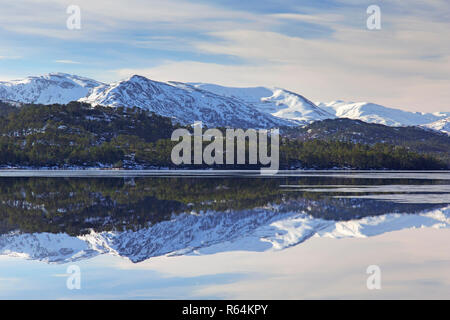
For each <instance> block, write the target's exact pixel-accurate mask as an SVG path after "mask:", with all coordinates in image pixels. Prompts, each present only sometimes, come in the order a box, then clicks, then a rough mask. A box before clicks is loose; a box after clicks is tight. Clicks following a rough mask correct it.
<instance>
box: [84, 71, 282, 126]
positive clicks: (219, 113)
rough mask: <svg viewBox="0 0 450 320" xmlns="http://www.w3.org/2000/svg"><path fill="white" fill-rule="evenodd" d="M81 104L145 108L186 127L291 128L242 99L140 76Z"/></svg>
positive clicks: (98, 91)
mask: <svg viewBox="0 0 450 320" xmlns="http://www.w3.org/2000/svg"><path fill="white" fill-rule="evenodd" d="M79 101H82V102H87V103H90V104H92V105H104V106H112V107H120V106H122V107H128V108H129V107H139V108H144V109H147V110H150V111H152V112H155V113H157V114H159V115H162V116H166V117H170V118H173V119H175V120H177V121H178V122H180V123H183V124H192V123H193V122H194V121H202V122H203V123H204V124H206V125H207V126H230V127H240V128H271V127H277V126H282V125H291V123H290V122H288V121H286V120H283V119H279V118H276V117H273V116H271V115H268V114H266V113H263V112H260V111H258V110H257V109H256V108H254V106H252V105H250V104H247V103H245V102H243V101H241V100H238V99H234V98H230V97H224V96H220V95H217V94H215V93H213V92H209V91H206V90H202V89H199V88H195V87H193V86H190V85H186V84H183V83H176V82H171V83H165V82H158V81H153V80H150V79H147V78H145V77H142V76H138V75H134V76H132V77H130V78H129V79H126V80H123V81H119V82H116V83H113V84H110V85H104V86H100V87H97V88H95V89H94V90H93V92H92V93H91V94H90V95H89V96H88V97H86V98H82V99H80V100H79Z"/></svg>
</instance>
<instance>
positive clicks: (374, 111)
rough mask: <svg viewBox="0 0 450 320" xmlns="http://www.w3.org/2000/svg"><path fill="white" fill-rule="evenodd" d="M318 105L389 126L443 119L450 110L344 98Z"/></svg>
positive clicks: (348, 116)
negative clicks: (418, 109)
mask: <svg viewBox="0 0 450 320" xmlns="http://www.w3.org/2000/svg"><path fill="white" fill-rule="evenodd" d="M318 106H319V107H320V108H322V109H324V110H326V111H328V112H329V113H332V114H333V115H335V116H336V117H338V118H349V119H355V120H362V121H364V122H369V123H378V124H384V125H387V126H417V125H423V124H427V123H431V122H434V121H438V120H441V119H443V118H445V117H449V116H450V112H447V113H445V112H436V113H421V112H409V111H404V110H399V109H393V108H387V107H384V106H382V105H379V104H375V103H370V102H345V101H342V100H337V101H332V102H328V103H324V102H321V103H318Z"/></svg>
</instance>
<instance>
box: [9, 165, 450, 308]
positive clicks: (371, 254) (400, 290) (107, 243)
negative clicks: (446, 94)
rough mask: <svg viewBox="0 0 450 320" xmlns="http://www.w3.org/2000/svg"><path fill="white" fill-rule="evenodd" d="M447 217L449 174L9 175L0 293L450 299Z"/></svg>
mask: <svg viewBox="0 0 450 320" xmlns="http://www.w3.org/2000/svg"><path fill="white" fill-rule="evenodd" d="M449 226H450V172H442V171H439V172H423V171H421V172H392V171H381V172H373V171H370V172H369V171H301V172H291V171H282V172H280V173H279V174H277V175H275V176H260V175H259V174H255V173H253V172H251V171H232V172H230V171H220V172H217V171H214V172H213V171H176V172H173V171H170V172H169V171H138V172H136V171H122V170H120V171H100V170H85V171H50V170H49V171H33V170H2V171H0V234H1V235H0V298H49V299H50V298H52V299H53V298H69V299H71V298H133V299H136V298H137V299H140V298H142V299H146V298H147V299H148V298H150V299H155V298H164V299H167V298H175V299H177V298H180V299H191V298H207V299H210V298H255V299H258V298H264V299H283V298H286V299H299V298H300V299H301V298H450V272H449V271H450V246H449V243H450V229H449ZM369 266H376V267H377V268H378V270H379V271H380V277H379V279H381V280H380V281H381V285H380V289H373V290H369V289H368V287H367V278H369V277H370V276H371V275H370V274H368V273H367V268H368V267H369ZM74 270H75V274H74V273H71V272H74ZM74 275H76V276H77V279H79V280H80V288H79V289H78V286H77V285H75V287H73V284H74V283H76V281H75V282H70V281H71V279H72V280H73V276H74ZM68 280H69V282H70V283H72V287H71V285H70V284H69V286H68Z"/></svg>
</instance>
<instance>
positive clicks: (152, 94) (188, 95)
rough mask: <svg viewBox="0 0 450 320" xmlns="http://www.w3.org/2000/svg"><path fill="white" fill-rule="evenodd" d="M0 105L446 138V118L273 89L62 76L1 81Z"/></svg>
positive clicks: (214, 123) (446, 115) (448, 115)
mask: <svg viewBox="0 0 450 320" xmlns="http://www.w3.org/2000/svg"><path fill="white" fill-rule="evenodd" d="M0 101H6V102H8V103H10V104H11V103H12V104H14V103H15V104H18V105H20V104H21V103H35V104H67V103H68V102H70V101H81V102H87V103H90V104H92V105H103V106H108V107H119V106H123V107H139V108H144V109H147V110H150V111H152V112H155V113H157V114H159V115H162V116H166V117H169V118H172V119H174V120H175V121H177V122H180V123H182V124H188V123H189V124H191V123H193V122H194V121H203V122H204V124H205V125H207V126H229V127H242V128H245V127H253V128H271V127H279V126H297V125H306V124H308V123H311V122H314V121H321V120H326V119H335V118H350V119H355V120H362V121H364V122H367V123H379V124H384V125H388V126H421V127H422V128H424V129H432V130H437V131H440V132H444V133H447V134H450V129H449V128H448V126H449V124H448V120H445V119H447V118H450V112H434V113H420V112H409V111H405V110H400V109H394V108H389V107H385V106H382V105H379V104H375V103H370V102H344V101H342V100H336V101H332V102H327V103H325V102H318V103H314V102H312V101H311V100H309V99H307V98H306V97H305V96H303V95H301V94H298V93H295V92H293V91H289V90H286V89H283V88H278V87H262V86H259V87H246V88H245V87H242V88H241V87H226V86H221V85H216V84H208V83H200V82H187V83H183V82H178V81H167V82H161V81H155V80H151V79H148V78H146V77H143V76H139V75H133V76H131V77H129V78H127V79H124V80H121V81H116V82H113V83H110V84H108V83H103V82H100V81H96V80H93V79H89V78H85V77H81V76H77V75H71V74H67V73H60V72H57V73H49V74H46V75H42V76H30V77H27V78H25V79H22V80H11V81H0Z"/></svg>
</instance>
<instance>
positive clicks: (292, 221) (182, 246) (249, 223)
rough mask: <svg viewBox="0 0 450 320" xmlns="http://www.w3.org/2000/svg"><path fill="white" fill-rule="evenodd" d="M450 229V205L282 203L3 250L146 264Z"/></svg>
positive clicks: (25, 241) (15, 236)
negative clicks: (403, 208)
mask: <svg viewBox="0 0 450 320" xmlns="http://www.w3.org/2000/svg"><path fill="white" fill-rule="evenodd" d="M428 227H431V228H449V227H450V207H445V208H442V209H434V210H431V211H424V212H422V213H418V214H398V213H397V214H385V215H380V216H372V217H364V218H361V219H355V220H350V221H332V220H323V219H317V218H313V217H312V216H310V215H308V214H307V213H305V212H292V211H286V212H284V211H283V210H281V209H280V210H278V209H277V207H269V208H259V209H252V210H246V211H231V212H207V213H202V214H188V213H186V214H182V215H179V216H177V217H175V218H174V219H173V220H170V221H163V222H160V223H157V224H155V225H153V226H150V227H148V228H143V229H140V230H138V231H124V232H101V233H95V232H91V233H90V234H87V235H83V236H78V237H72V236H69V235H67V234H51V233H33V234H20V233H9V234H4V235H1V236H0V254H1V255H8V256H16V257H22V258H26V259H32V260H40V261H44V262H47V263H68V262H73V261H77V260H82V259H88V258H92V257H94V256H97V255H99V254H113V255H117V256H121V257H126V258H128V259H130V260H131V261H133V262H140V261H143V260H146V259H149V258H151V257H157V256H163V255H185V254H213V253H218V252H226V251H234V250H244V251H266V250H282V249H284V248H287V247H290V246H293V245H297V244H299V243H302V242H304V241H306V240H308V239H310V238H311V237H330V238H362V237H370V236H375V235H380V234H383V233H386V232H391V231H396V230H402V229H410V228H428Z"/></svg>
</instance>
